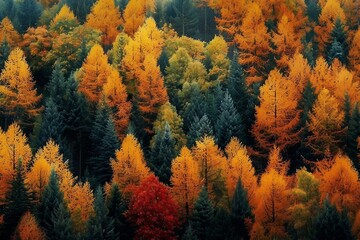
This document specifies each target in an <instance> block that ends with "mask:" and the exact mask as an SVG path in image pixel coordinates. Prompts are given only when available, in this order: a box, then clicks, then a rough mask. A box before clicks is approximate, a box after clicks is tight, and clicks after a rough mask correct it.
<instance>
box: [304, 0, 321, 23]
mask: <svg viewBox="0 0 360 240" xmlns="http://www.w3.org/2000/svg"><path fill="white" fill-rule="evenodd" d="M305 4H306V6H307V8H306V14H307V16H308V18H309V20H310V21H312V22H315V23H317V22H318V19H319V16H320V13H321V7H320V5H319V1H318V0H305Z"/></svg>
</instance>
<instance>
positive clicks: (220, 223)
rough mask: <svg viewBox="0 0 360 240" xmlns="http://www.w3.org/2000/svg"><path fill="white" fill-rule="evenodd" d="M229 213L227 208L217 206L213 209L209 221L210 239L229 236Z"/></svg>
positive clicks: (214, 239)
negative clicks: (210, 220)
mask: <svg viewBox="0 0 360 240" xmlns="http://www.w3.org/2000/svg"><path fill="white" fill-rule="evenodd" d="M229 230H230V215H229V212H228V210H226V209H225V208H223V207H219V208H217V209H216V210H215V214H214V218H213V220H212V223H211V239H213V240H223V239H228V238H229Z"/></svg>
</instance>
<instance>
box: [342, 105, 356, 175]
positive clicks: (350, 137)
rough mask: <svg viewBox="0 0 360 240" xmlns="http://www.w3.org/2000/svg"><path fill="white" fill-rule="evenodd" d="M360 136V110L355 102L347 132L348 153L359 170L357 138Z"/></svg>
mask: <svg viewBox="0 0 360 240" xmlns="http://www.w3.org/2000/svg"><path fill="white" fill-rule="evenodd" d="M359 136H360V110H359V105H358V104H355V107H354V109H353V111H352V114H351V118H350V120H349V125H348V129H347V133H346V139H345V142H346V153H347V155H348V156H349V158H350V159H351V160H352V161H353V163H354V166H355V167H356V169H357V170H358V171H359V170H360V166H359V163H358V154H359V149H358V142H357V139H358V138H359Z"/></svg>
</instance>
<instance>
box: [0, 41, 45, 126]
mask: <svg viewBox="0 0 360 240" xmlns="http://www.w3.org/2000/svg"><path fill="white" fill-rule="evenodd" d="M0 82H1V83H0V92H1V93H2V101H1V106H2V107H4V108H5V110H6V114H7V115H10V116H13V117H14V119H15V120H17V121H20V122H21V123H23V124H25V120H26V118H27V117H34V116H36V115H37V114H38V113H39V112H40V110H41V108H37V107H36V105H37V103H38V102H39V101H40V99H41V95H37V93H36V88H34V87H35V82H34V81H33V79H32V76H31V72H30V69H29V65H28V64H27V62H26V60H25V56H24V53H23V51H22V50H20V49H19V48H16V49H14V50H12V51H11V53H10V55H9V58H8V60H7V61H6V62H5V67H4V69H3V71H2V72H1V75H0Z"/></svg>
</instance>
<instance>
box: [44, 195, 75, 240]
mask: <svg viewBox="0 0 360 240" xmlns="http://www.w3.org/2000/svg"><path fill="white" fill-rule="evenodd" d="M51 221H52V222H53V226H52V235H51V237H49V239H56V240H68V239H74V238H75V234H74V230H73V222H72V220H71V217H70V212H69V209H68V208H67V205H66V203H65V202H60V203H59V204H58V206H57V207H56V208H55V209H54V212H53V214H52V216H51Z"/></svg>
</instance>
